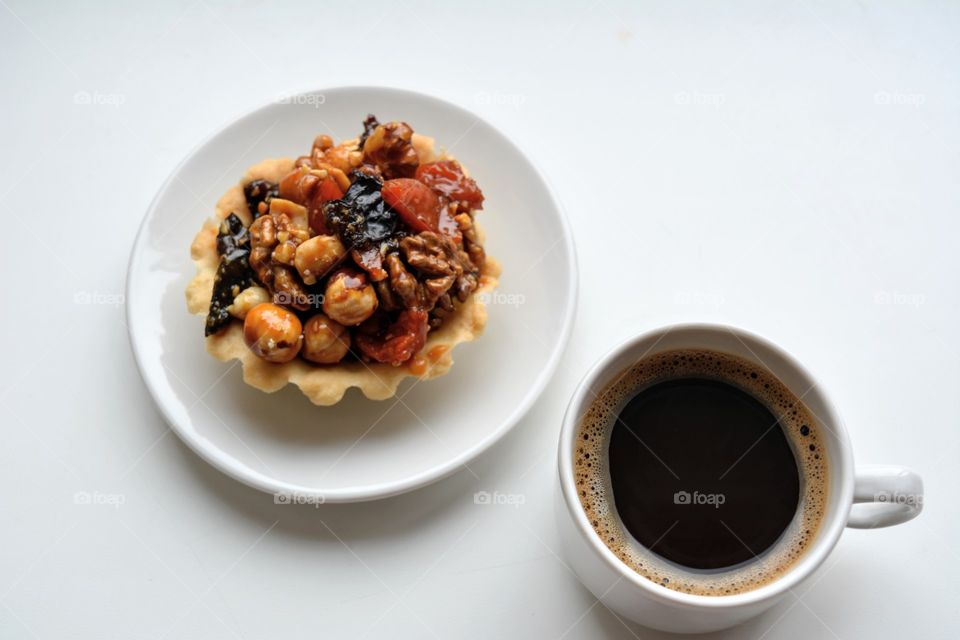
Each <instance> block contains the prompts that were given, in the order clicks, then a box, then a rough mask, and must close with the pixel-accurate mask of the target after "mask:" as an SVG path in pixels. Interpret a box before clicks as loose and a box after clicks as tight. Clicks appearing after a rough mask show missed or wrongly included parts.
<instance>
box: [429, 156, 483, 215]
mask: <svg viewBox="0 0 960 640" xmlns="http://www.w3.org/2000/svg"><path fill="white" fill-rule="evenodd" d="M416 178H417V180H419V181H420V182H423V183H424V184H426V185H427V186H429V187H430V188H431V189H433V190H434V191H436V192H437V193H439V194H440V195H443V196H446V197H447V198H449V199H450V200H452V201H453V202H457V203H460V204H461V206H463V207H465V208H466V209H468V210H471V209H480V208H482V207H483V192H482V191H480V187H478V186H477V183H476V182H475V181H474V180H473V178H468V177H467V176H466V174H464V173H463V168H462V167H461V166H460V163H459V162H457V161H456V160H442V161H440V162H430V163H427V164H422V165H420V166H419V167H417V172H416Z"/></svg>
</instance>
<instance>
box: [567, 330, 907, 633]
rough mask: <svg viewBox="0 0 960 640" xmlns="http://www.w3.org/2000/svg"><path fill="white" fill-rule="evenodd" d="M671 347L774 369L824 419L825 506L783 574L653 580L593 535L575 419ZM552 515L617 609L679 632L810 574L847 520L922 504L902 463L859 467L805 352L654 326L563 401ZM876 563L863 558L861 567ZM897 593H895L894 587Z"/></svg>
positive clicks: (739, 613) (742, 335)
mask: <svg viewBox="0 0 960 640" xmlns="http://www.w3.org/2000/svg"><path fill="white" fill-rule="evenodd" d="M673 349H711V350H714V351H721V352H725V353H729V354H733V355H736V356H739V357H741V358H744V359H746V360H748V361H750V362H753V363H754V364H756V365H757V366H758V367H762V368H765V369H767V370H769V371H770V372H772V373H773V374H774V375H775V376H776V377H777V378H779V379H780V380H781V381H782V382H783V383H784V384H786V385H787V387H788V388H790V390H791V391H793V393H794V394H795V395H796V396H797V397H802V399H803V402H804V404H805V405H806V406H807V408H808V409H809V410H810V412H811V413H812V414H813V415H814V417H815V418H816V419H817V420H818V421H819V422H820V423H821V424H820V427H821V429H820V433H821V434H822V437H823V442H822V445H821V446H825V447H826V448H827V453H828V455H827V459H828V464H829V478H830V482H829V485H828V494H829V495H828V499H827V502H826V513H825V515H824V518H823V521H822V523H821V526H820V530H819V533H818V535H817V536H816V538H815V539H814V540H813V541H812V542H811V543H810V545H809V547H808V548H807V550H806V552H805V553H804V555H803V556H802V557H801V558H800V559H799V560H798V561H797V562H796V563H795V564H794V565H793V566H791V567H790V568H789V569H787V570H786V571H785V572H784V573H783V574H782V575H781V576H780V577H779V578H777V579H776V580H774V581H773V582H771V583H768V584H766V585H763V586H761V587H759V588H757V589H754V590H752V591H746V592H743V593H738V594H734V595H725V596H705V595H692V594H688V593H682V592H679V591H675V590H672V589H669V588H667V587H665V586H662V585H660V584H658V583H655V582H653V581H651V580H649V579H647V578H645V577H643V576H642V575H640V574H639V573H637V572H635V571H634V570H633V569H631V568H630V567H629V566H627V565H626V564H624V563H623V562H622V561H621V560H620V559H619V558H618V557H617V556H616V555H615V554H614V553H613V552H612V551H611V550H610V549H609V548H608V547H607V546H606V545H605V544H604V543H603V540H601V539H600V537H599V536H598V535H597V533H596V532H595V531H594V529H593V527H592V526H591V524H590V522H589V521H588V520H587V516H586V514H585V512H584V510H583V508H582V506H581V504H580V500H579V498H578V496H577V490H576V485H575V480H574V470H573V462H574V460H573V458H574V449H575V447H576V444H575V438H576V434H577V428H578V424H579V422H580V419H581V417H582V416H583V414H584V412H585V411H586V410H587V409H588V408H589V407H590V404H591V402H592V401H593V400H594V398H595V397H596V395H597V394H599V393H600V392H601V391H602V390H603V389H604V388H605V387H606V386H607V385H608V384H609V383H610V382H611V381H613V380H614V378H615V377H616V376H617V375H619V374H620V373H622V372H623V371H624V370H625V369H627V368H628V367H630V366H632V365H633V364H635V363H636V362H638V361H639V360H641V359H643V358H645V357H649V356H652V355H654V354H656V353H660V352H663V351H670V350H673ZM558 466H559V476H560V488H559V491H558V492H557V508H556V515H557V521H558V525H559V528H560V539H561V544H562V547H563V551H564V555H565V557H566V559H567V561H568V563H569V565H570V566H571V568H572V569H573V570H574V571H575V572H576V574H577V575H578V576H579V578H580V580H581V581H582V582H583V584H584V585H585V586H586V587H587V588H588V589H589V590H590V591H591V592H592V593H593V594H594V595H595V596H596V597H597V598H598V599H599V600H600V601H601V602H603V604H604V605H606V606H607V607H608V608H610V609H611V610H612V611H614V612H616V613H618V614H620V615H622V616H624V617H626V618H628V619H630V620H633V621H635V622H637V623H639V624H642V625H644V626H648V627H652V628H654V629H660V630H663V631H671V632H674V633H700V632H707V631H715V630H718V629H724V628H727V627H731V626H734V625H736V624H740V623H741V622H744V621H745V620H747V619H749V618H751V617H753V616H756V615H758V614H760V613H761V612H763V611H765V610H766V609H769V608H770V607H772V606H773V605H774V604H776V603H777V601H778V600H780V599H781V598H782V597H783V596H785V595H786V594H787V592H788V591H789V590H791V589H793V588H795V587H796V586H797V585H798V584H800V582H802V581H803V580H805V579H806V578H808V577H809V576H810V575H811V574H812V573H813V572H814V571H815V570H816V569H817V567H819V566H820V564H821V563H822V562H823V561H824V560H825V559H826V557H827V556H828V555H829V554H830V552H831V551H832V550H833V547H834V545H835V544H836V543H837V540H838V539H839V538H840V534H841V533H842V532H843V529H844V527H855V528H860V529H873V528H878V527H887V526H890V525H894V524H899V523H901V522H906V521H907V520H910V519H912V518H914V517H916V516H917V514H918V513H920V510H921V508H922V505H923V481H922V480H921V479H920V476H919V475H917V474H916V473H914V472H913V471H911V470H909V469H906V468H904V467H898V466H889V465H884V466H868V467H860V468H858V469H854V465H853V454H852V451H851V449H850V441H849V439H848V438H847V432H846V429H845V428H844V426H843V423H842V422H841V420H840V418H839V416H838V415H837V411H836V409H835V408H834V406H833V403H832V402H830V400H829V399H828V398H827V396H826V394H825V393H824V390H823V388H822V387H821V386H820V385H819V384H817V382H816V381H815V380H814V378H813V376H811V375H810V373H809V372H807V370H806V369H804V368H803V366H801V365H800V363H799V362H797V361H796V360H794V359H793V358H792V357H791V356H790V355H788V354H787V353H786V352H784V351H783V350H782V349H780V348H779V347H777V346H776V345H774V344H772V343H771V342H769V341H768V340H765V339H764V338H761V337H759V336H756V335H753V334H751V333H748V332H746V331H743V330H741V329H736V328H733V327H728V326H723V325H711V324H684V325H672V326H668V327H664V328H661V329H656V330H654V331H651V332H649V333H645V334H643V335H640V336H638V337H636V338H633V339H631V340H628V341H626V342H625V343H623V344H621V345H619V346H617V347H616V348H614V349H613V350H612V351H610V352H609V353H608V354H607V355H605V356H604V357H603V358H601V359H600V361H599V362H598V363H597V364H595V365H594V366H593V367H592V368H591V369H590V371H589V372H587V374H586V375H585V376H584V378H583V380H582V382H581V383H580V385H579V386H578V387H577V390H576V391H575V392H574V394H573V398H572V399H571V400H570V404H569V406H568V407H567V412H566V415H565V417H564V420H563V429H562V432H561V434H560V450H559V465H558ZM870 570H875V567H864V571H870ZM891 595H892V594H891Z"/></svg>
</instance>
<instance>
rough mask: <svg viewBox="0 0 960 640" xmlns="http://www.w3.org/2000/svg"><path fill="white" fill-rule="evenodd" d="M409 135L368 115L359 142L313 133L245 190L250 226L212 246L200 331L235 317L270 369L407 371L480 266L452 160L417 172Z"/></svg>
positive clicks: (468, 189) (232, 229) (468, 188)
mask: <svg viewBox="0 0 960 640" xmlns="http://www.w3.org/2000/svg"><path fill="white" fill-rule="evenodd" d="M413 136H414V133H413V129H412V128H411V127H410V125H408V124H406V123H404V122H388V123H385V124H380V123H379V122H378V121H377V119H376V118H375V117H374V116H372V115H371V116H368V117H367V119H366V120H365V121H364V123H363V133H362V134H361V135H360V136H359V137H358V138H356V139H352V140H346V141H343V142H341V143H340V144H334V141H333V139H332V138H331V137H330V136H327V135H320V136H317V137H316V139H315V140H314V142H313V145H312V147H311V150H310V153H309V154H307V155H304V156H301V157H300V158H298V159H297V160H296V162H295V163H294V168H293V170H292V171H290V173H288V174H287V175H286V176H284V177H283V178H282V179H281V180H280V181H279V182H278V183H277V184H273V183H270V182H267V181H265V180H253V181H251V182H249V183H247V184H246V185H244V196H245V199H246V203H247V207H248V208H249V212H250V215H251V217H252V222H251V223H250V225H249V227H247V228H244V227H243V223H242V222H240V218H239V217H238V216H236V215H231V216H230V217H229V224H227V222H226V221H225V223H224V227H223V228H222V229H221V235H220V236H218V249H219V253H220V256H221V265H220V266H221V269H220V270H219V271H218V276H217V278H216V280H215V282H214V291H213V293H214V295H213V299H214V301H216V306H215V305H214V304H213V303H211V316H210V317H208V323H207V325H208V329H207V332H208V335H209V334H210V333H216V332H217V331H220V330H222V329H223V328H224V326H226V324H227V323H229V321H230V319H231V318H236V319H238V320H240V321H242V322H243V336H244V340H245V341H246V343H247V346H248V347H249V348H250V349H251V351H252V352H253V353H255V354H256V355H257V356H259V357H260V358H262V359H264V360H266V361H268V362H276V363H283V362H289V361H290V360H293V359H294V358H297V357H300V358H302V359H303V360H306V361H307V362H310V363H313V364H315V365H318V366H323V365H332V364H336V363H338V362H341V361H343V360H344V359H360V360H364V361H370V362H382V363H388V364H391V365H393V366H398V367H399V366H403V365H405V364H407V363H408V362H409V361H410V360H411V358H412V357H413V356H414V355H415V354H416V353H417V352H418V351H420V349H422V348H423V346H424V344H425V343H426V338H427V335H428V333H429V332H430V331H432V330H434V329H437V328H438V327H440V326H442V325H443V322H444V319H445V318H447V317H448V316H449V315H450V314H451V313H453V312H454V311H455V310H456V308H457V306H458V305H459V304H462V303H464V302H466V301H467V299H468V298H469V296H470V295H471V294H472V293H473V292H474V291H476V289H477V287H478V286H479V282H480V275H481V273H482V271H483V268H484V263H485V260H486V256H485V253H484V249H483V246H482V243H481V241H480V238H479V236H478V233H477V229H476V226H475V225H474V216H475V214H476V212H477V211H478V210H480V209H481V208H482V205H483V194H482V192H481V191H480V189H479V187H477V184H476V182H474V181H473V179H471V178H469V177H468V176H467V175H466V174H465V173H464V171H463V169H462V167H461V166H460V165H459V164H458V163H457V162H456V161H454V160H441V161H437V162H429V163H421V162H420V159H419V155H418V153H417V150H416V148H415V147H414V145H413ZM221 244H222V245H223V248H220V247H221ZM221 271H223V273H224V276H223V277H222V278H221V277H220V272H221ZM214 313H216V317H215V318H214ZM211 318H214V319H213V320H211Z"/></svg>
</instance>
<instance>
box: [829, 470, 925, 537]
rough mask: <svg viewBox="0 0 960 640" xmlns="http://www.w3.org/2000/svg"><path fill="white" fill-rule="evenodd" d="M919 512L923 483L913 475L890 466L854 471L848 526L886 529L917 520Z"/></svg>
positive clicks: (908, 471)
mask: <svg viewBox="0 0 960 640" xmlns="http://www.w3.org/2000/svg"><path fill="white" fill-rule="evenodd" d="M922 510H923V480H922V479H921V478H920V475H919V474H917V473H916V472H914V471H911V470H910V469H907V468H906V467H900V466H897V465H890V464H871V465H866V466H862V467H858V468H857V473H856V478H855V480H854V487H853V507H852V508H851V509H850V516H849V517H848V518H847V526H848V527H852V528H854V529H876V528H879V527H889V526H892V525H895V524H900V523H902V522H906V521H907V520H912V519H914V518H916V517H917V515H919V513H920V511H922Z"/></svg>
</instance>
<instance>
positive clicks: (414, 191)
mask: <svg viewBox="0 0 960 640" xmlns="http://www.w3.org/2000/svg"><path fill="white" fill-rule="evenodd" d="M382 193H383V201H384V202H386V203H387V204H388V205H390V208H392V209H393V210H394V211H396V212H397V213H398V214H400V219H401V220H403V221H404V222H405V223H406V224H407V226H409V227H410V228H411V229H413V231H414V232H415V233H419V232H421V231H437V230H438V223H439V219H440V198H438V197H437V194H436V193H434V192H433V190H431V189H430V187H428V186H427V185H425V184H424V183H422V182H420V181H418V180H413V179H412V178H397V179H394V180H387V181H386V182H384V183H383V188H382Z"/></svg>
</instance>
